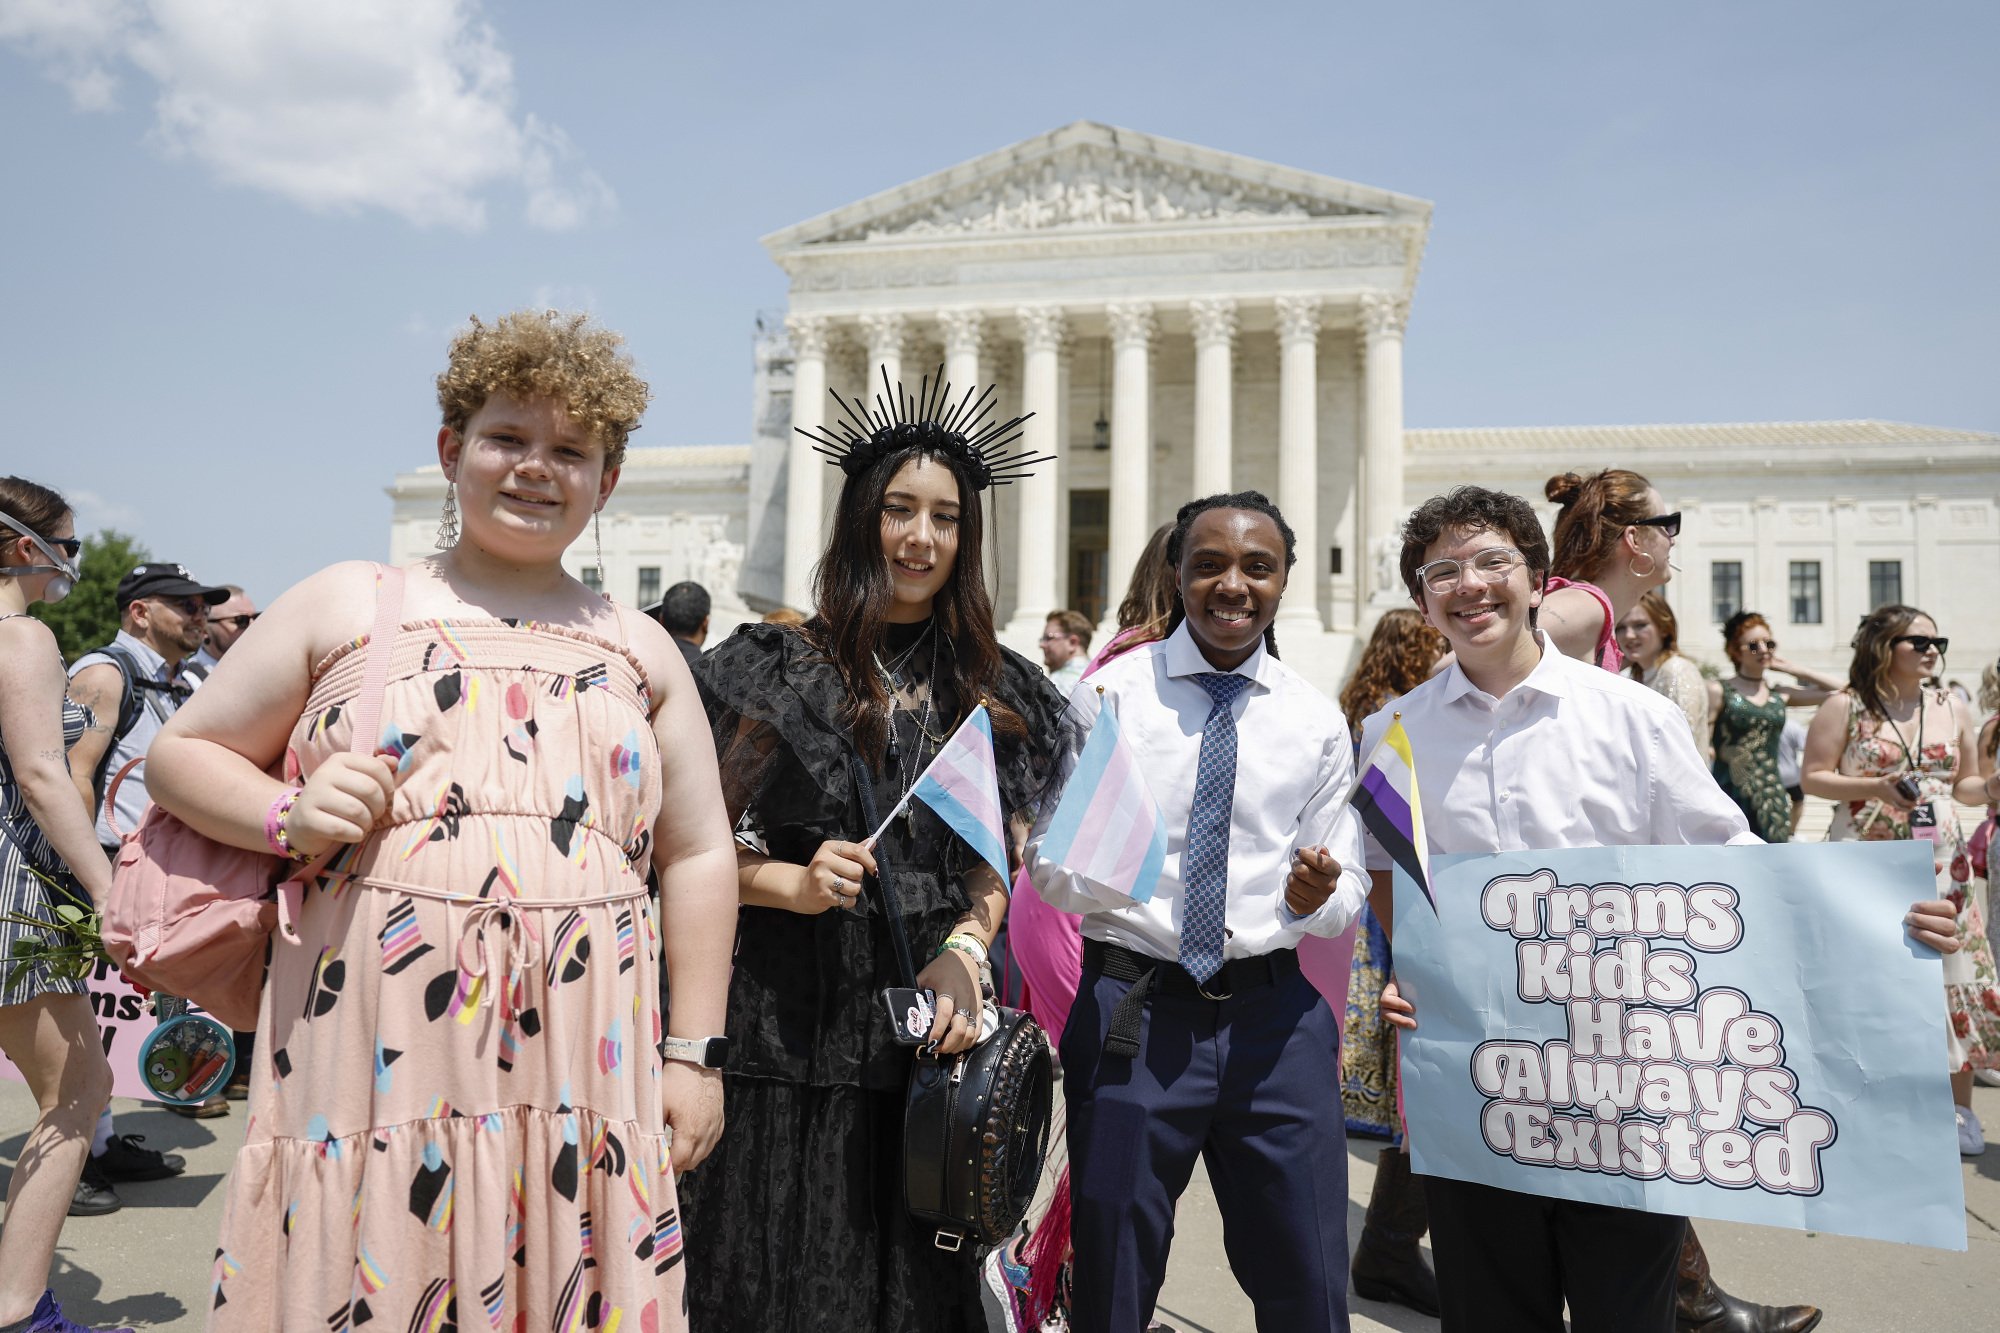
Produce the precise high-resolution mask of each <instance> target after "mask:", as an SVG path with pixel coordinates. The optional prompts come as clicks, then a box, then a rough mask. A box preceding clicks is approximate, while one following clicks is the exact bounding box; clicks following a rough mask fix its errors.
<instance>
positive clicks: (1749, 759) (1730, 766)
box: [1715, 685, 1792, 842]
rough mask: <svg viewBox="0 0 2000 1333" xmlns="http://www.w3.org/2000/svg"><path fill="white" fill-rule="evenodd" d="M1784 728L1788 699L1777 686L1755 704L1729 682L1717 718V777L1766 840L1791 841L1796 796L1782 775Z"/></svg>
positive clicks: (1753, 830)
mask: <svg viewBox="0 0 2000 1333" xmlns="http://www.w3.org/2000/svg"><path fill="white" fill-rule="evenodd" d="M1784 730H1785V700H1784V696H1783V695H1780V694H1779V693H1778V692H1777V691H1776V690H1773V691H1771V697H1770V698H1768V699H1766V700H1765V701H1764V702H1763V703H1761V704H1753V703H1751V702H1750V701H1749V700H1748V699H1745V698H1744V697H1743V696H1742V695H1740V694H1738V693H1737V692H1736V691H1735V690H1733V689H1731V688H1730V687H1729V686H1727V685H1724V686H1723V687H1722V708H1721V711H1720V712H1718V713H1717V714H1716V718H1715V780H1716V782H1717V783H1719V784H1721V787H1722V790H1723V791H1724V792H1726V793H1728V796H1729V799H1730V800H1732V801H1734V802H1736V804H1737V806H1738V807H1740V808H1741V809H1742V811H1743V814H1744V816H1745V817H1746V818H1748V819H1749V821H1750V829H1751V831H1752V832H1754V833H1755V834H1756V835H1757V836H1758V837H1760V838H1762V839H1763V840H1764V841H1765V842H1789V841H1790V840H1791V837H1792V798H1791V794H1790V793H1789V792H1787V791H1786V790H1785V784H1784V782H1783V781H1782V780H1781V779H1780V778H1779V777H1778V737H1779V735H1780V734H1781V733H1783V731H1784Z"/></svg>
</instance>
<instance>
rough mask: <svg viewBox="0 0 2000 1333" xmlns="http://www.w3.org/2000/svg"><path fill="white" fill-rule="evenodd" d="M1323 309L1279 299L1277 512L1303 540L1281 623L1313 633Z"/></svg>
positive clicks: (1306, 300) (1312, 302) (1305, 299)
mask: <svg viewBox="0 0 2000 1333" xmlns="http://www.w3.org/2000/svg"><path fill="white" fill-rule="evenodd" d="M1319 309H1320V299H1319V298H1318V297H1317V296H1281V297H1279V298H1278V508H1279V509H1282V510H1283V511H1284V513H1285V521H1286V522H1287V523H1289V524H1291V525H1292V532H1293V533H1294V534H1295V535H1296V536H1297V538H1298V554H1299V562H1298V564H1297V565H1295V566H1294V567H1293V569H1292V577H1291V582H1290V584H1289V586H1288V587H1287V588H1286V590H1285V600H1284V601H1283V602H1282V603H1281V604H1280V606H1279V610H1278V617H1279V619H1281V620H1284V621H1288V622H1291V623H1294V624H1299V625H1309V626H1311V627H1312V628H1313V629H1316V630H1317V629H1321V628H1323V622H1322V621H1321V620H1320V614H1319V604H1320V596H1319V589H1320V579H1321V577H1322V576H1323V575H1324V573H1325V570H1324V568H1323V566H1322V563H1321V562H1322V556H1321V554H1320V549H1319Z"/></svg>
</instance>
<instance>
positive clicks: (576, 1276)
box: [209, 620, 687, 1333]
mask: <svg viewBox="0 0 2000 1333" xmlns="http://www.w3.org/2000/svg"><path fill="white" fill-rule="evenodd" d="M360 646H361V645H360V643H358V642H357V643H354V644H349V645H347V646H346V647H343V648H341V649H339V650H337V651H336V652H334V653H333V654H331V655H330V656H329V657H328V658H327V659H326V660H325V661H324V662H322V663H321V664H320V666H319V667H318V668H317V669H316V670H315V671H314V673H313V685H312V691H311V694H310V696H309V698H308V700H307V704H306V709H305V713H304V715H303V716H302V717H301V718H300V719H299V721H298V723H297V726H296V727H295V729H294V730H293V732H292V736H291V746H290V750H289V752H288V765H287V766H288V768H290V767H292V766H293V765H296V767H297V769H298V770H302V771H303V772H305V773H310V772H311V771H312V770H313V769H315V768H316V767H317V766H318V765H319V764H320V763H321V762H323V761H324V760H325V759H327V758H328V757H329V756H331V755H334V754H339V753H342V752H344V751H345V750H347V748H348V740H349V734H350V728H351V727H352V725H353V722H352V714H353V712H354V709H353V703H354V700H355V697H356V696H357V695H358V694H359V693H360V690H361V686H362V673H363V669H364V664H365V659H366V656H367V655H366V654H365V653H363V652H360V651H358V649H359V648H360ZM389 660H390V667H389V680H388V686H387V688H386V690H385V692H384V694H383V698H382V720H383V732H382V736H381V738H380V740H379V742H378V743H377V745H376V747H375V748H376V751H377V752H378V753H384V754H387V755H389V756H392V757H393V758H394V760H395V763H396V765H397V773H396V791H395V795H394V797H393V799H392V802H391V805H390V808H389V811H388V813H387V815H385V817H384V818H383V820H382V821H381V823H379V824H378V825H377V827H376V830H375V832H374V833H373V834H371V835H370V836H369V838H368V839H367V840H366V841H365V842H363V843H361V844H360V845H359V846H358V847H357V848H355V849H353V850H352V851H351V852H349V853H345V854H343V856H342V857H341V858H340V859H339V860H337V861H336V862H335V863H334V865H333V867H332V869H331V872H330V873H329V874H328V875H327V876H325V877H324V878H322V879H320V880H319V881H318V882H317V884H316V885H315V886H314V887H313V888H311V889H310V890H309V891H308V892H307V894H306V897H305V901H304V906H303V910H302V911H301V913H300V918H299V921H298V923H297V933H298V935H299V939H298V941H297V942H296V943H294V942H289V941H286V940H282V939H279V940H275V941H274V942H273V944H272V954H271V973H270V979H269V981H268V983H267V984H266V985H265V987H264V995H263V1002H262V1005H261V1008H260V1012H259V1015H258V1021H257V1047H256V1052H257V1059H256V1060H255V1062H254V1068H253V1070H252V1074H251V1088H250V1123H249V1126H248V1131H247V1142H246V1143H245V1144H244V1146H243V1149H242V1151H241V1152H240V1153H239V1154H238V1156H237V1159H236V1167H235V1170H234V1172H233V1173H232V1175H231V1178H230V1183H229V1197H228V1203H227V1206H226V1209H225V1212H224V1217H223V1225H222V1238H221V1241H220V1247H219V1249H218V1250H217V1253H216V1257H215V1267H214V1285H213V1296H212V1308H211V1310H210V1314H209V1325H210V1327H211V1328H216V1329H232V1330H233V1329H260V1330H262V1329H278V1328H284V1329H316V1330H319V1331H320V1333H355V1331H358V1333H405V1331H406V1330H408V1331H409V1333H444V1331H445V1330H471V1329H475V1328H477V1329H482V1330H492V1333H544V1331H546V1330H550V1329H554V1330H559V1331H562V1333H568V1331H569V1330H581V1329H586V1328H592V1329H600V1330H609V1329H620V1328H622V1329H627V1330H632V1333H640V1331H642V1330H643V1331H644V1333H655V1331H656V1330H676V1329H685V1328H686V1327H687V1321H686V1315H685V1311H684V1300H683V1295H682V1279H683V1276H684V1274H685V1272H686V1270H685V1268H684V1267H683V1266H682V1263H681V1261H682V1258H683V1253H684V1252H683V1250H682V1245H681V1223H680V1216H679V1212H678V1205H677V1202H676V1197H675V1181H674V1175H673V1170H672V1167H671V1165H670V1163H669V1160H668V1150H669V1146H670V1142H671V1131H670V1130H669V1129H668V1128H667V1127H666V1125H665V1124H664V1117H663V1112H662V1107H661V1103H660V1090H659V1078H660V1057H659V1054H658V1042H659V1037H660V1031H661V1027H660V1012H659V988H658V974H657V972H656V958H657V945H656V942H655V939H654V934H653V928H652V924H651V917H650V915H649V913H648V910H647V909H648V902H647V891H646V883H645V879H644V875H645V871H646V867H647V864H648V861H649V860H650V855H651V845H652V833H651V830H652V827H653V823H654V821H655V819H656V817H657V816H658V814H659V809H660V792H661V780H660V755H659V751H658V748H657V746H656V744H655V741H654V736H653V730H652V726H651V722H650V712H651V708H650V698H649V695H648V692H647V686H646V681H645V677H644V673H643V672H642V671H641V669H640V666H639V664H638V662H637V660H636V659H634V658H633V657H632V656H631V654H630V653H629V652H627V651H626V650H625V649H624V648H622V647H620V646H618V645H616V644H613V643H610V642H609V641H607V640H603V639H599V638H596V637H595V636H592V635H588V634H583V633H580V632H575V631H570V630H566V629H561V628H557V627H550V626H542V625H534V624H524V623H515V622H503V621H461V620H451V621H423V622H412V623H410V624H406V625H405V626H404V627H403V628H402V630H401V632H400V633H399V634H398V636H397V639H396V642H395V644H394V646H393V648H392V650H391V655H390V659H389Z"/></svg>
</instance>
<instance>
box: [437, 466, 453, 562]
mask: <svg viewBox="0 0 2000 1333" xmlns="http://www.w3.org/2000/svg"><path fill="white" fill-rule="evenodd" d="M456 545H458V483H457V482H455V481H448V482H446V483H445V484H444V517H443V518H442V519H440V520H439V521H438V536H437V548H438V550H440V551H449V550H450V549H451V548H452V547H454V546H456Z"/></svg>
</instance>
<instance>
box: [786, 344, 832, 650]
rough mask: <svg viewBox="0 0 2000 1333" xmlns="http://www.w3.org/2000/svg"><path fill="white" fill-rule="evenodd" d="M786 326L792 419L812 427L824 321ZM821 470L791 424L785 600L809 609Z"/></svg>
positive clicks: (817, 419) (817, 413)
mask: <svg viewBox="0 0 2000 1333" xmlns="http://www.w3.org/2000/svg"><path fill="white" fill-rule="evenodd" d="M785 331H786V333H788V334H789V335H791V340H792V425H793V426H794V427H796V428H801V429H805V430H817V429H818V428H819V427H820V426H821V425H822V424H823V423H824V422H825V421H826V407H827V402H826V345H827V337H828V334H829V333H830V331H831V330H830V329H829V326H828V324H827V321H826V320H825V319H824V318H822V317H820V316H818V315H791V316H788V317H787V318H786V319H785ZM825 471H826V468H825V465H824V463H823V462H822V460H821V458H820V455H818V454H816V453H814V452H813V448H812V442H811V441H810V440H808V439H806V437H805V436H803V435H800V434H799V433H798V431H797V430H796V429H795V430H794V431H793V433H792V438H791V440H790V442H789V444H788V446H787V452H786V454H785V573H784V598H785V605H786V606H789V607H791V608H793V609H794V610H797V611H802V612H805V613H806V614H808V615H810V614H811V613H812V609H813V596H812V571H813V564H814V562H816V561H817V560H818V559H819V554H820V541H821V533H820V525H821V522H822V520H823V513H822V505H821V487H822V485H823V484H824V478H823V476H822V474H823V473H824V472H825Z"/></svg>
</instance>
